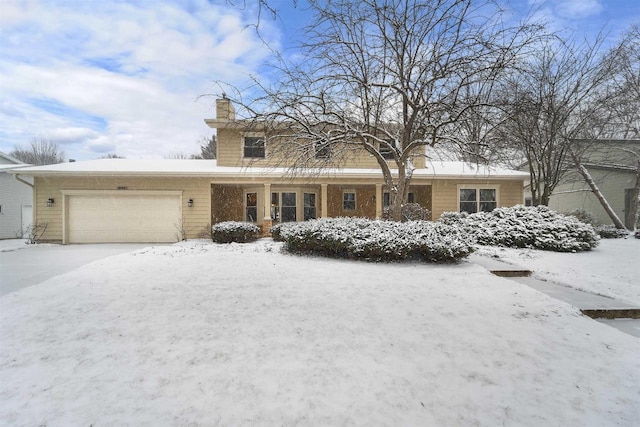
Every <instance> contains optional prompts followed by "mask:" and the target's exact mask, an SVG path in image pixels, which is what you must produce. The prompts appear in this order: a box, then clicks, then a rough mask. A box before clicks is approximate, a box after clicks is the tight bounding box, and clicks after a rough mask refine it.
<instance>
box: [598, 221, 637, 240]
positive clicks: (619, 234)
mask: <svg viewBox="0 0 640 427" xmlns="http://www.w3.org/2000/svg"><path fill="white" fill-rule="evenodd" d="M595 229H596V232H597V233H598V234H599V235H600V237H602V238H603V239H623V238H625V237H627V236H628V235H629V232H628V231H627V230H625V229H620V228H616V227H615V226H614V225H611V224H606V225H598V226H597V227H595Z"/></svg>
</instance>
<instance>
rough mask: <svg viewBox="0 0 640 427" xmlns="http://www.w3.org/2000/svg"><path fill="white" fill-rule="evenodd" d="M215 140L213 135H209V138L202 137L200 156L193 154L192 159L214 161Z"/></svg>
mask: <svg viewBox="0 0 640 427" xmlns="http://www.w3.org/2000/svg"><path fill="white" fill-rule="evenodd" d="M217 144H218V143H217V140H216V136H215V135H211V136H210V137H209V138H207V137H202V139H201V141H200V154H194V155H193V156H191V158H192V159H215V158H216V148H217Z"/></svg>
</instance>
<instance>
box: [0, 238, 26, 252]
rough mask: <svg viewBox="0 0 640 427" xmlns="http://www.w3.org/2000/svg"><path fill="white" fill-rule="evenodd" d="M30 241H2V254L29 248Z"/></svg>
mask: <svg viewBox="0 0 640 427" xmlns="http://www.w3.org/2000/svg"><path fill="white" fill-rule="evenodd" d="M28 243H29V241H28V240H27V239H5V240H0V252H12V251H17V250H19V249H26V248H28V247H29V245H28Z"/></svg>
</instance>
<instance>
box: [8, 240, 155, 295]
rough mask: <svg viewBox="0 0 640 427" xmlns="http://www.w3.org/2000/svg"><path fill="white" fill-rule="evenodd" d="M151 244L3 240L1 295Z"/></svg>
mask: <svg viewBox="0 0 640 427" xmlns="http://www.w3.org/2000/svg"><path fill="white" fill-rule="evenodd" d="M160 245H161V246H163V245H162V244H160ZM3 246H4V247H5V249H2V247H3ZM149 246H158V245H153V244H142V243H118V244H96V245H66V246H63V245H48V244H44V245H22V244H21V242H19V241H13V242H7V241H0V249H1V250H3V251H1V252H0V295H5V294H8V293H10V292H14V291H17V290H19V289H22V288H26V287H28V286H32V285H36V284H38V283H40V282H43V281H45V280H47V279H50V278H51V277H54V276H57V275H59V274H63V273H66V272H68V271H71V270H75V269H76V268H78V267H81V266H83V265H85V264H89V263H90V262H93V261H96V260H99V259H102V258H106V257H109V256H112V255H117V254H121V253H125V252H131V251H134V250H137V249H141V248H145V247H149Z"/></svg>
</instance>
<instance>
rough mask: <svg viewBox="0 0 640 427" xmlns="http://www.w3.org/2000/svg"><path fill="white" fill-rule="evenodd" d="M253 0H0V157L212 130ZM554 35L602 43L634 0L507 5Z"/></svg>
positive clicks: (271, 34)
mask: <svg viewBox="0 0 640 427" xmlns="http://www.w3.org/2000/svg"><path fill="white" fill-rule="evenodd" d="M257 3H258V1H257V0H229V1H225V0H210V1H207V0H180V1H179V0H166V1H163V0H155V1H154V0H139V1H117V0H109V1H98V0H96V1H87V0H77V1H74V0H59V1H53V0H29V1H27V0H24V1H23V0H0V151H4V152H9V151H11V150H12V149H13V148H14V147H15V146H20V145H26V144H28V143H29V141H31V140H32V139H33V138H47V139H50V140H52V141H54V142H56V143H58V144H59V145H60V146H61V148H62V149H63V151H64V152H65V154H66V155H67V157H68V158H74V159H78V160H81V159H93V158H97V157H100V156H102V155H105V154H108V153H117V154H119V155H123V156H126V157H127V158H162V157H163V156H165V155H168V154H171V153H178V152H180V153H185V154H192V153H197V152H198V151H199V149H198V147H199V141H200V139H201V138H202V137H205V136H209V135H211V134H212V130H211V129H209V128H208V127H207V126H206V125H205V124H204V122H203V119H205V118H209V117H212V116H213V108H212V107H213V103H214V99H213V98H212V97H203V98H199V95H203V94H207V93H214V92H216V91H217V90H218V88H217V87H216V86H215V85H214V84H213V82H214V81H218V80H219V81H225V82H228V83H230V84H235V85H239V86H243V85H244V84H245V83H246V82H247V81H248V76H249V75H258V76H259V75H260V73H261V70H263V69H264V68H263V65H264V63H265V62H267V61H269V60H270V59H271V55H272V52H271V51H270V50H269V49H267V48H266V47H265V45H264V43H263V40H261V39H260V37H258V35H257V34H256V32H255V30H254V29H253V28H252V27H250V25H251V24H255V23H256V22H258V20H257V16H258V8H257ZM270 4H271V5H273V6H275V7H276V8H277V9H278V10H279V17H278V19H275V20H274V19H272V16H271V15H269V14H268V13H263V15H262V18H261V20H260V21H259V22H260V35H261V37H262V38H263V39H264V41H267V42H268V43H269V45H270V46H271V47H272V48H274V49H277V50H286V49H287V48H288V47H289V46H290V44H291V43H292V41H294V40H295V39H297V38H299V37H300V36H301V32H300V29H301V27H302V26H303V24H304V22H305V20H306V19H308V14H307V13H306V12H305V11H304V1H303V0H298V2H297V7H295V8H294V7H293V4H294V1H293V0H272V1H270ZM508 6H509V7H511V8H512V9H513V13H514V15H515V16H520V15H522V14H524V13H526V11H527V10H528V9H529V8H531V7H533V8H535V9H536V12H535V16H536V17H537V18H539V19H544V20H545V21H546V22H548V24H549V26H550V27H551V28H552V29H555V30H572V29H574V30H576V31H578V32H579V34H583V35H587V36H589V35H592V34H594V33H596V32H598V31H599V30H600V29H601V28H602V27H603V26H607V29H608V31H609V40H608V41H609V42H613V41H615V39H616V38H617V37H618V36H619V33H620V31H622V30H624V29H625V28H627V27H628V26H629V25H630V24H631V23H632V22H639V21H640V1H637V0H555V1H547V2H541V1H538V0H511V1H510V2H508Z"/></svg>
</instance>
